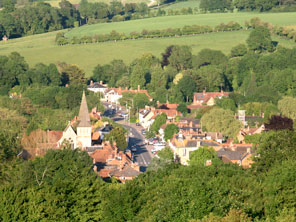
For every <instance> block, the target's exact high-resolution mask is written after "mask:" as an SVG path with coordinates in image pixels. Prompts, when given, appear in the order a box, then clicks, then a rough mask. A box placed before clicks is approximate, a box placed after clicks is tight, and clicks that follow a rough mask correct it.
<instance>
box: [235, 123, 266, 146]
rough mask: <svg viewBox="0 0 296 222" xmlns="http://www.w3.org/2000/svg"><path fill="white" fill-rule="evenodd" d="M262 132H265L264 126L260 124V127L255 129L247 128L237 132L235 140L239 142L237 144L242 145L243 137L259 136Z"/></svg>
mask: <svg viewBox="0 0 296 222" xmlns="http://www.w3.org/2000/svg"><path fill="white" fill-rule="evenodd" d="M263 131H265V126H264V124H262V125H261V126H260V127H257V128H250V127H248V128H245V129H241V130H240V131H239V132H238V135H237V140H238V141H239V143H244V140H245V136H247V135H254V134H261V133H262V132H263Z"/></svg>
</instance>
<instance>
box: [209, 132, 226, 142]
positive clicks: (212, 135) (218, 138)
mask: <svg viewBox="0 0 296 222" xmlns="http://www.w3.org/2000/svg"><path fill="white" fill-rule="evenodd" d="M205 138H206V139H207V140H215V141H217V142H218V143H223V140H224V138H223V135H222V133H217V132H207V133H205Z"/></svg>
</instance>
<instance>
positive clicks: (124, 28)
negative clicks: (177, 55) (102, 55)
mask: <svg viewBox="0 0 296 222" xmlns="http://www.w3.org/2000/svg"><path fill="white" fill-rule="evenodd" d="M253 17H259V18H260V19H261V20H263V21H265V22H271V23H272V24H274V25H281V26H287V25H295V24H296V12H290V13H255V12H246V13H209V14H196V15H178V16H163V17H155V18H147V19H139V20H132V21H125V22H112V23H100V24H94V25H85V26H81V27H78V28H75V29H72V30H71V31H69V32H67V33H66V37H68V38H72V37H74V36H77V37H81V36H84V35H96V34H105V33H110V32H111V31H112V30H116V31H117V32H120V33H125V34H129V33H130V32H132V31H138V32H140V31H142V30H143V29H147V30H152V29H154V30H155V29H166V28H181V27H183V26H185V25H209V26H216V25H218V24H220V23H221V22H224V23H227V22H230V21H236V22H238V23H239V24H241V25H244V24H245V21H246V20H250V19H251V18H253Z"/></svg>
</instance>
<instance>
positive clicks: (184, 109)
mask: <svg viewBox="0 0 296 222" xmlns="http://www.w3.org/2000/svg"><path fill="white" fill-rule="evenodd" d="M177 111H178V112H180V113H182V114H183V116H186V114H187V113H188V109H187V106H186V104H184V103H181V104H179V106H178V107H177Z"/></svg>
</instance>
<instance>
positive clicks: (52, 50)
mask: <svg viewBox="0 0 296 222" xmlns="http://www.w3.org/2000/svg"><path fill="white" fill-rule="evenodd" d="M249 33H250V31H236V32H220V33H211V34H203V35H197V36H188V37H179V38H160V39H140V40H126V41H117V42H105V43H97V44H85V45H84V44H83V45H66V46H57V45H55V43H54V40H55V35H56V32H53V33H47V34H40V35H34V36H29V37H24V38H20V39H13V40H9V41H8V42H7V43H4V42H0V55H7V54H9V53H10V52H13V51H17V52H19V53H20V54H21V55H22V56H24V57H25V59H26V60H27V61H28V63H29V64H30V65H35V64H36V63H39V62H42V63H46V64H49V63H55V64H56V63H58V62H66V63H69V64H77V65H78V66H79V67H81V68H82V69H83V70H85V72H86V74H87V76H90V75H91V74H92V70H93V68H94V67H95V66H96V65H97V64H105V63H108V62H110V61H111V60H112V59H122V60H123V61H124V62H126V63H127V64H128V63H130V62H131V61H132V60H133V59H135V58H137V57H139V56H141V55H142V54H144V53H152V54H153V55H155V56H157V57H159V58H160V57H161V53H162V52H164V50H165V48H166V47H168V46H169V45H177V44H178V45H189V46H191V47H192V49H193V53H194V54H196V53H198V52H199V51H200V50H201V49H204V48H211V49H216V50H222V51H223V52H224V53H226V54H228V53H229V52H230V49H231V48H232V47H233V46H235V45H237V44H239V43H244V42H245V40H246V39H247V37H248V35H249ZM274 40H277V41H279V42H280V44H281V45H283V46H286V47H289V48H292V47H294V46H296V44H295V43H294V42H293V41H289V40H286V39H279V38H276V37H274Z"/></svg>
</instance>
